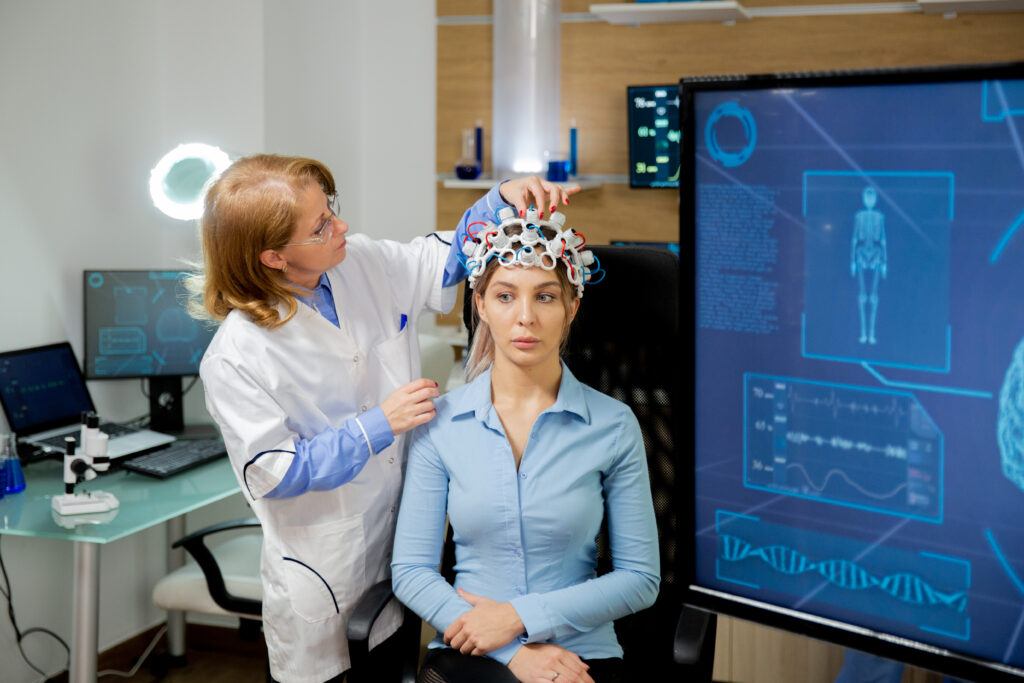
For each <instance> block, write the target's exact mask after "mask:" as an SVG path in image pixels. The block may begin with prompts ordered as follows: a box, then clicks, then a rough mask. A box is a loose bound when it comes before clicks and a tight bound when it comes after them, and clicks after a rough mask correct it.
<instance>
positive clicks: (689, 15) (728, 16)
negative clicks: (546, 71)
mask: <svg viewBox="0 0 1024 683" xmlns="http://www.w3.org/2000/svg"><path fill="white" fill-rule="evenodd" d="M1021 11H1024V0H916V2H869V3H860V4H857V3H845V2H844V3H838V4H831V5H792V6H783V5H768V6H763V7H751V8H746V7H743V5H741V4H739V3H738V2H731V1H728V2H719V1H717V0H707V1H701V0H693V1H692V2H652V3H634V2H630V3H616V4H611V5H591V6H590V13H591V14H593V15H594V16H595V17H597V18H598V19H600V20H602V21H606V22H608V23H609V24H653V23H664V22H686V21H722V22H725V23H734V22H736V21H745V20H747V19H755V18H768V17H809V16H828V15H842V14H912V13H915V12H924V13H925V14H944V15H946V16H955V15H957V14H971V13H976V12H1021Z"/></svg>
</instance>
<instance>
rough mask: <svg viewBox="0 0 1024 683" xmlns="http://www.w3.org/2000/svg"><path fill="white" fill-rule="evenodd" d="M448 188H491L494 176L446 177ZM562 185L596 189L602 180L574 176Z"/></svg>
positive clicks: (444, 180)
mask: <svg viewBox="0 0 1024 683" xmlns="http://www.w3.org/2000/svg"><path fill="white" fill-rule="evenodd" d="M442 182H443V183H444V186H445V187H447V188H460V189H463V190H489V189H491V188H492V187H494V183H495V182H496V181H495V180H494V178H477V179H476V180H459V179H457V178H444V179H443V180H442ZM556 184H558V185H561V186H562V187H573V186H575V185H579V186H580V190H594V189H597V188H599V187H601V181H600V180H589V179H588V178H587V177H586V176H580V177H579V178H573V179H572V180H567V181H566V182H564V183H556Z"/></svg>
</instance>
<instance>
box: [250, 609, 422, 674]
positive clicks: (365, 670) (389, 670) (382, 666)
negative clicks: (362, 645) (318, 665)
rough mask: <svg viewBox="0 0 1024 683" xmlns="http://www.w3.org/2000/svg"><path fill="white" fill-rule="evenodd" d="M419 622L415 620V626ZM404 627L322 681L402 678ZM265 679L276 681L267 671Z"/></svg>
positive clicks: (404, 650)
mask: <svg viewBox="0 0 1024 683" xmlns="http://www.w3.org/2000/svg"><path fill="white" fill-rule="evenodd" d="M418 625H419V622H417V626H418ZM403 632H404V628H400V629H398V631H396V632H395V633H394V634H392V635H391V636H390V637H388V639H387V640H385V641H384V642H383V643H381V644H380V645H378V646H377V647H375V648H373V649H372V650H370V653H369V655H367V657H366V661H365V662H363V663H362V664H360V665H358V666H354V667H352V668H351V669H349V670H348V671H343V672H342V673H340V674H338V675H337V676H335V677H334V678H331V679H329V680H327V681H324V683H398V682H399V681H401V680H402V667H403V665H404V664H405V659H406V658H407V657H408V656H409V649H408V648H403V647H402V642H403V640H402V638H403ZM267 680H269V681H273V683H277V681H276V680H275V679H273V678H271V676H270V672H269V671H268V672H267Z"/></svg>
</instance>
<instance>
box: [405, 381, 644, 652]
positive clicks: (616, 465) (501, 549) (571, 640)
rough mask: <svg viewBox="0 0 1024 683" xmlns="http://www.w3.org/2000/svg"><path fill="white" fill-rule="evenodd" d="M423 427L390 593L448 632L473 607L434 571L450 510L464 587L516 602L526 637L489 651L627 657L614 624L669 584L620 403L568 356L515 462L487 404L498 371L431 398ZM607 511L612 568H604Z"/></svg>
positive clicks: (640, 460) (638, 449)
mask: <svg viewBox="0 0 1024 683" xmlns="http://www.w3.org/2000/svg"><path fill="white" fill-rule="evenodd" d="M435 405H436V407H437V417H435V418H434V419H433V420H432V421H431V422H429V423H427V424H426V425H423V426H422V427H419V428H417V430H416V431H415V432H414V435H413V439H412V446H411V449H410V453H409V462H408V466H407V469H406V477H405V490H404V493H403V496H402V505H401V508H400V510H399V513H398V530H397V532H396V537H395V548H394V555H393V561H392V564H391V569H392V580H393V583H394V589H395V595H396V596H397V597H398V599H399V600H401V601H402V602H403V603H405V604H406V605H408V606H409V607H410V608H411V609H412V610H413V611H414V612H416V613H417V614H419V615H420V616H421V617H423V618H424V619H426V620H427V621H428V622H430V624H431V625H432V626H433V627H434V628H436V629H437V630H438V632H439V635H438V638H437V639H435V641H434V642H433V643H431V645H430V646H431V647H444V644H443V642H442V640H441V634H443V633H444V631H445V629H447V628H448V626H449V625H451V623H452V622H453V621H455V619H456V618H457V617H459V616H460V615H461V614H463V613H464V612H467V611H469V609H470V605H469V603H467V602H466V601H465V600H463V599H462V598H461V597H459V595H458V593H456V592H455V588H454V587H452V586H451V585H449V584H448V583H447V582H446V581H445V580H444V578H443V577H442V576H441V575H440V574H439V573H438V571H437V567H438V565H439V564H440V560H441V550H442V545H443V542H444V533H445V517H446V515H447V516H449V517H450V520H451V525H452V528H453V530H454V538H455V559H456V564H455V571H456V579H455V586H456V587H459V588H462V589H464V590H466V591H469V592H470V593H475V594H477V595H482V596H484V597H488V598H491V599H493V600H497V601H499V602H510V603H511V604H512V606H513V607H514V608H515V610H516V612H517V613H518V614H519V617H520V619H521V620H522V622H523V624H524V626H525V632H524V633H523V634H521V635H520V637H519V638H517V639H514V640H513V641H512V642H511V643H509V644H508V645H506V646H505V647H502V648H499V649H498V650H495V651H493V652H490V653H488V656H490V657H493V658H494V659H496V660H498V661H500V662H501V663H503V664H506V665H507V664H508V662H509V660H510V659H512V657H513V655H515V653H516V652H517V651H518V650H519V648H520V647H522V644H523V643H528V642H529V643H534V642H549V643H555V644H557V645H559V646H561V647H564V648H566V649H568V650H571V651H572V652H575V653H576V654H577V655H578V656H579V657H581V658H582V659H593V658H607V657H621V656H622V648H621V647H620V646H619V644H618V641H617V640H616V637H615V631H614V628H613V625H612V620H614V619H617V618H619V617H622V616H625V615H626V614H630V613H633V612H636V611H638V610H641V609H643V608H645V607H648V606H649V605H651V604H652V603H653V602H654V599H655V597H657V593H658V584H659V581H660V572H659V555H658V533H657V527H656V525H655V520H654V506H653V504H652V502H651V487H650V480H649V479H648V475H647V458H646V455H645V453H644V445H643V437H642V435H641V432H640V425H639V424H638V423H637V421H636V417H635V416H634V415H633V413H632V412H631V411H630V410H629V408H628V407H626V406H625V405H624V404H622V403H620V402H619V401H616V400H614V399H612V398H610V397H608V396H606V395H604V394H602V393H600V392H598V391H596V390H594V389H592V388H590V387H588V386H586V385H584V384H581V383H580V382H579V381H578V380H577V379H576V378H575V377H574V376H573V375H572V373H571V372H570V371H569V369H568V368H567V367H565V365H564V364H563V365H562V379H561V384H560V385H559V389H558V398H557V400H556V401H555V403H554V404H553V405H552V406H551V407H549V408H548V409H547V410H545V411H544V412H542V413H541V414H540V415H539V416H538V417H537V420H536V421H535V422H534V425H533V428H532V429H531V431H530V436H529V440H528V442H527V444H526V447H525V449H524V451H523V456H522V459H521V461H520V466H519V469H518V470H517V469H516V465H515V457H514V456H513V453H512V449H511V447H510V446H509V442H508V438H507V437H506V436H505V430H504V428H503V427H502V424H501V420H500V419H499V417H498V414H497V412H496V411H495V410H494V406H493V404H492V403H491V372H490V370H488V371H486V372H484V373H483V374H481V375H480V376H479V377H477V378H476V379H475V380H474V381H473V382H471V383H469V384H467V385H464V386H462V387H459V388H458V389H456V390H455V391H452V392H451V393H449V394H446V395H445V396H442V397H441V398H440V399H439V400H437V401H436V402H435ZM605 506H607V510H608V531H609V536H610V539H609V540H610V544H611V553H612V563H613V568H614V570H613V571H611V572H609V573H607V574H604V575H602V576H600V577H597V576H596V566H597V545H596V542H595V541H596V538H597V535H598V532H599V531H600V528H601V522H602V520H603V518H604V514H605Z"/></svg>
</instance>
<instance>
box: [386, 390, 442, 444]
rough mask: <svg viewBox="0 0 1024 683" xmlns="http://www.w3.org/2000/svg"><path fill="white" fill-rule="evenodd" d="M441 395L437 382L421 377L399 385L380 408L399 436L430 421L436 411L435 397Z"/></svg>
mask: <svg viewBox="0 0 1024 683" xmlns="http://www.w3.org/2000/svg"><path fill="white" fill-rule="evenodd" d="M440 395H441V392H440V391H438V389H437V382H435V381H434V380H432V379H426V378H421V379H417V380H413V381H412V382H409V383H408V384H406V385H405V386H404V387H398V388H397V389H395V391H394V393H392V394H391V395H390V396H388V397H387V398H386V399H384V402H383V403H381V404H380V409H381V410H382V411H384V417H386V418H387V420H388V424H389V425H391V432H392V433H393V434H394V435H395V436H398V435H399V434H401V433H403V432H407V431H409V430H410V429H412V428H413V427H418V426H420V425H421V424H425V423H427V422H430V420H431V419H432V418H433V417H434V415H435V413H436V411H435V410H434V399H435V398H437V397H438V396H440Z"/></svg>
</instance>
